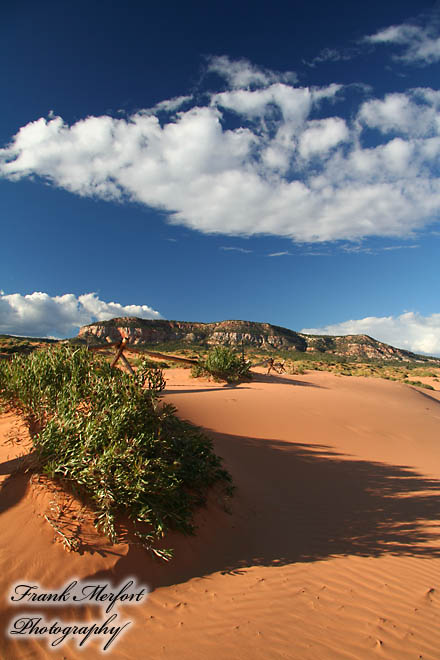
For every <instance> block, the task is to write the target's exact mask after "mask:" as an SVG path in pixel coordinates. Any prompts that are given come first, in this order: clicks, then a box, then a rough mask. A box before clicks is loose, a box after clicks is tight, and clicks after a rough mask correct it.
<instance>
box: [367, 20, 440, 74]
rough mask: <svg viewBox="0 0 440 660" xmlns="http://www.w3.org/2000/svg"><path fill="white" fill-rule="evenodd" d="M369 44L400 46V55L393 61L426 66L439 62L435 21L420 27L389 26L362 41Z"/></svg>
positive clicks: (410, 25) (439, 46)
mask: <svg viewBox="0 0 440 660" xmlns="http://www.w3.org/2000/svg"><path fill="white" fill-rule="evenodd" d="M364 40H365V41H366V42H367V43H370V44H386V45H397V46H401V48H402V53H401V54H400V55H394V59H395V60H399V61H401V62H405V63H407V64H418V65H420V66H426V65H428V64H432V63H434V62H438V61H440V36H439V35H438V25H437V21H434V22H433V23H432V24H429V25H427V26H426V27H422V26H419V25H412V24H410V23H401V24H400V25H391V26H390V27H387V28H385V29H384V30H379V31H378V32H376V33H375V34H371V35H369V36H367V37H365V39H364Z"/></svg>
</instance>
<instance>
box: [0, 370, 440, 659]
mask: <svg viewBox="0 0 440 660" xmlns="http://www.w3.org/2000/svg"><path fill="white" fill-rule="evenodd" d="M165 375H166V378H167V381H168V386H167V390H166V394H165V397H164V398H165V400H166V401H168V402H171V403H173V404H174V405H175V406H176V407H177V409H178V413H179V415H180V416H181V417H183V418H185V419H188V420H190V421H192V422H194V423H196V424H198V425H200V426H202V427H204V428H205V429H206V431H207V432H208V433H209V434H210V436H211V437H212V439H213V442H214V445H215V448H216V452H217V453H218V454H219V455H221V456H222V457H223V458H224V462H225V465H226V467H227V468H228V470H229V471H230V472H231V474H232V476H233V479H234V482H235V484H236V487H237V490H236V493H235V496H234V497H233V499H232V500H231V502H230V509H231V513H230V514H228V513H226V512H225V511H224V509H223V507H222V506H221V504H220V502H219V501H218V500H217V497H216V495H215V494H213V495H212V496H211V497H210V500H209V504H208V507H207V508H206V509H203V510H201V511H200V512H199V513H198V514H197V524H198V533H197V535H196V536H194V537H182V536H179V535H170V538H169V539H167V542H168V543H169V544H170V545H171V546H172V547H174V548H175V551H176V558H175V559H174V560H172V562H170V563H169V564H165V563H163V564H161V563H158V562H157V561H154V560H153V559H151V558H150V557H149V556H146V555H145V552H144V551H141V550H140V549H137V548H133V547H130V548H129V547H128V546H127V545H126V544H120V545H118V546H111V545H110V544H109V543H108V542H107V541H106V540H105V539H103V538H102V537H100V536H98V535H97V534H95V533H94V532H93V530H92V529H91V528H84V530H83V532H84V534H85V535H86V540H87V542H86V545H85V550H84V551H83V552H82V554H78V553H73V552H72V553H67V552H66V551H65V550H64V549H63V547H62V545H61V544H60V543H59V542H54V537H55V533H54V530H53V529H52V527H51V526H50V525H49V524H48V523H47V521H46V520H45V518H44V513H47V511H48V510H49V509H48V507H49V508H50V506H51V504H50V502H51V501H52V499H53V497H54V496H53V495H51V494H50V493H49V494H48V493H47V492H45V489H44V486H42V484H39V483H38V482H34V483H31V482H29V474H26V473H25V474H22V473H17V474H15V473H14V471H15V470H16V469H17V467H19V465H20V461H21V460H22V459H19V458H17V456H19V455H20V454H26V453H28V452H29V449H28V444H27V443H28V441H27V440H26V432H25V430H24V427H23V424H22V423H21V422H20V421H19V420H17V418H16V417H14V416H13V415H12V414H6V415H3V416H2V417H1V418H0V439H1V451H2V455H1V458H0V461H1V465H0V467H1V469H0V479H3V487H2V491H1V493H0V497H1V505H2V513H1V515H0V529H1V538H2V544H1V554H0V562H1V566H0V569H1V570H0V581H1V598H2V600H1V608H2V615H1V628H2V635H1V649H0V657H1V658H2V659H5V660H15V659H17V660H18V659H20V660H21V659H22V658H23V659H27V658H29V659H31V658H56V660H62V659H63V658H66V659H68V660H79V659H82V660H84V659H85V660H88V659H89V658H93V659H94V658H102V657H108V658H112V659H113V658H114V659H115V660H116V659H118V660H123V659H126V658H127V659H128V658H154V659H156V658H166V659H170V660H171V659H180V658H181V659H188V660H198V659H200V660H202V659H203V660H206V659H207V658H209V659H210V660H211V659H213V660H216V659H218V660H220V659H222V660H226V659H227V660H232V659H240V660H251V659H252V660H254V659H255V660H260V659H261V660H263V659H264V660H266V659H272V658H273V659H278V658H280V659H281V658H294V659H298V660H309V659H310V660H311V659H316V660H318V659H319V660H325V659H329V660H330V659H331V660H334V659H339V658H359V659H370V658H374V657H378V658H390V659H391V658H393V659H395V660H406V659H408V660H409V659H417V658H423V659H425V660H427V659H428V658H429V659H431V660H438V659H439V658H440V584H439V579H440V536H439V531H440V530H439V522H438V520H439V513H440V392H432V391H428V390H419V389H417V388H413V387H409V386H407V385H402V384H399V383H395V382H388V381H383V380H379V379H366V378H356V377H350V378H346V377H342V376H336V375H331V374H327V373H322V372H319V373H308V374H306V375H303V376H282V377H281V376H265V375H264V374H262V373H261V372H260V373H257V374H256V377H255V380H253V381H252V382H251V383H246V384H242V385H240V386H238V387H227V386H226V387H225V386H223V385H219V384H216V383H213V382H208V381H206V380H193V379H191V377H190V376H189V371H187V370H184V369H170V370H167V371H166V372H165ZM14 424H15V425H16V426H15V427H14ZM11 434H12V435H11ZM14 437H15V438H16V437H18V438H19V441H18V442H13V443H12V444H11V442H10V439H11V438H14ZM8 438H9V442H8ZM11 474H12V476H10V477H9V476H8V475H11ZM69 506H70V509H69V510H70V511H71V512H73V513H72V516H73V515H74V512H75V511H76V510H75V504H74V503H73V502H71V503H70V504H69ZM67 508H69V507H67ZM129 576H135V577H137V579H138V580H139V582H141V583H143V584H148V585H149V586H150V587H151V590H152V591H151V594H150V595H149V597H148V599H144V600H143V601H142V603H140V604H139V605H136V606H131V607H130V606H128V605H124V606H121V608H120V616H121V617H123V618H124V619H127V620H130V621H131V622H132V623H131V625H130V626H129V627H128V628H127V632H126V633H125V635H124V636H123V637H122V638H121V639H120V641H116V642H115V643H114V645H113V646H111V647H110V649H109V650H108V651H107V652H106V653H105V654H104V655H103V654H102V653H101V651H100V646H102V644H101V643H100V644H98V643H96V642H92V643H90V644H87V645H86V647H85V648H84V649H78V647H77V645H76V644H75V643H73V642H69V643H67V644H65V645H63V646H61V647H57V648H55V649H50V648H49V646H48V644H47V640H45V639H41V638H38V637H36V636H34V637H32V638H30V639H28V640H27V641H25V640H22V639H16V638H15V639H10V638H9V637H8V635H7V633H6V631H7V629H8V627H9V625H10V624H9V621H10V620H11V618H14V619H16V618H17V617H19V616H20V615H21V616H23V613H24V612H29V607H26V606H25V605H23V606H22V605H21V604H20V605H15V606H14V605H12V604H11V602H10V593H11V587H12V585H13V584H14V583H16V582H17V581H20V582H28V583H33V582H35V581H38V583H39V584H40V585H42V586H43V587H44V588H45V589H46V590H47V591H50V590H51V589H52V591H53V590H55V589H58V588H59V587H61V586H62V585H63V584H65V583H66V582H67V581H68V580H71V579H82V580H87V581H88V582H90V583H91V582H93V583H100V584H104V583H106V582H109V583H110V582H111V583H119V582H120V581H121V580H124V579H128V577H129ZM37 611H41V612H42V613H44V616H45V617H46V618H47V619H49V620H50V619H52V618H56V617H58V619H61V620H62V621H63V622H64V625H67V622H68V621H69V620H72V619H81V620H83V621H84V622H85V623H88V624H90V623H91V622H93V621H94V620H97V619H99V618H101V616H100V610H99V609H98V608H97V607H91V606H87V607H83V608H73V607H72V606H70V605H69V604H66V605H64V606H61V607H54V606H52V607H48V606H45V607H41V608H39V609H38V610H37Z"/></svg>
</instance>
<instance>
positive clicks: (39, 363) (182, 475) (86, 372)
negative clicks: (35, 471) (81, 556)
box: [0, 345, 231, 559]
mask: <svg viewBox="0 0 440 660" xmlns="http://www.w3.org/2000/svg"><path fill="white" fill-rule="evenodd" d="M159 372H160V370H157V369H155V370H151V369H150V368H149V367H148V364H145V365H144V366H143V367H142V365H141V367H140V369H139V370H138V372H137V374H136V375H135V376H134V377H133V376H131V375H129V374H127V373H124V372H122V371H120V370H119V369H113V370H112V369H110V366H109V364H108V363H107V362H106V361H105V359H104V358H102V357H101V356H98V355H97V354H96V353H91V352H89V351H87V349H86V348H84V347H77V348H75V347H71V346H67V345H59V346H57V347H55V348H53V349H50V350H41V351H38V352H35V353H32V354H31V355H30V356H16V357H14V358H12V360H10V361H7V362H6V361H3V362H1V363H0V396H1V397H2V398H3V400H6V401H8V402H9V403H10V404H12V405H14V406H16V407H18V408H20V409H21V410H22V412H23V413H24V414H25V415H27V416H28V417H32V418H33V419H34V420H36V421H37V422H38V424H39V427H40V431H39V433H37V434H36V435H35V436H34V437H33V442H34V445H35V447H36V450H37V454H38V456H39V459H40V465H41V468H42V470H43V472H44V473H46V474H47V475H48V476H50V477H51V478H61V479H63V480H64V481H68V482H70V483H71V484H72V485H73V486H74V488H76V489H77V490H78V491H79V492H80V493H82V494H84V495H86V496H87V497H88V498H89V500H90V501H91V502H92V505H93V507H94V509H95V511H96V525H97V527H98V528H99V529H100V530H102V531H103V532H104V533H105V534H107V535H108V537H109V538H110V539H111V540H112V541H113V542H116V541H117V540H118V533H117V525H116V520H117V517H118V515H119V514H126V515H128V516H129V518H130V519H131V520H132V521H133V523H134V526H135V530H136V532H135V533H136V534H137V535H138V536H139V537H140V539H141V542H142V543H143V544H144V545H145V547H147V548H148V549H150V550H151V551H152V552H154V553H155V554H157V555H158V556H162V557H163V558H165V559H166V558H168V557H169V555H170V551H168V550H158V549H155V548H154V547H153V543H155V542H156V541H157V540H158V539H160V538H161V537H162V536H163V535H164V534H165V532H166V531H167V530H168V529H170V528H171V529H176V530H180V531H182V532H184V533H191V532H193V529H194V527H193V523H192V515H193V511H194V508H195V507H196V506H198V505H200V504H202V503H203V502H204V501H205V497H206V494H207V492H208V489H209V488H210V487H211V486H212V485H214V484H215V483H220V484H221V485H222V486H223V487H224V488H225V489H226V491H228V492H230V483H231V479H230V476H229V475H228V473H227V472H226V471H225V470H224V469H223V468H222V466H221V459H220V458H219V457H217V456H216V455H215V454H214V452H213V448H212V443H211V441H210V440H209V439H208V438H207V437H206V436H204V435H203V433H202V432H201V430H200V429H198V428H197V427H195V426H192V425H191V424H189V423H187V422H184V421H182V420H180V419H178V418H177V417H176V415H175V408H174V407H173V406H172V405H170V404H161V405H159V400H158V398H159V395H160V392H161V390H162V389H163V386H164V381H163V377H162V376H161V372H160V373H159ZM146 385H148V387H146ZM145 526H146V529H147V531H145ZM142 530H143V531H142Z"/></svg>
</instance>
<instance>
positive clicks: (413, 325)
mask: <svg viewBox="0 0 440 660" xmlns="http://www.w3.org/2000/svg"><path fill="white" fill-rule="evenodd" d="M301 332H303V333H305V334H312V335H322V334H324V335H359V334H362V335H369V336H370V337H374V339H378V340H379V341H383V342H385V343H387V344H391V346H395V347H397V348H403V349H405V350H408V351H413V352H414V353H425V354H427V355H440V314H431V316H422V315H421V314H417V313H415V312H405V313H404V314H401V315H400V316H383V317H376V316H368V317H366V318H364V319H357V320H353V321H343V322H342V323H336V324H334V325H327V326H325V327H323V328H304V329H303V330H301Z"/></svg>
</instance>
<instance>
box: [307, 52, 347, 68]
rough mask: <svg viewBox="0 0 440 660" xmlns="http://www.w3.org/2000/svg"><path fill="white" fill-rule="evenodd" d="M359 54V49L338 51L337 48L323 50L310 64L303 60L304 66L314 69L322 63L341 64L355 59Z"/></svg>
mask: <svg viewBox="0 0 440 660" xmlns="http://www.w3.org/2000/svg"><path fill="white" fill-rule="evenodd" d="M358 54H359V49H358V48H345V49H344V50H336V49H335V48H323V50H321V52H320V53H318V55H317V56H316V57H314V58H313V60H311V61H310V62H307V61H306V60H303V62H304V64H306V65H307V66H310V67H312V68H314V67H316V65H317V64H322V62H341V61H347V60H351V59H353V57H355V56H356V55H358Z"/></svg>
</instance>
